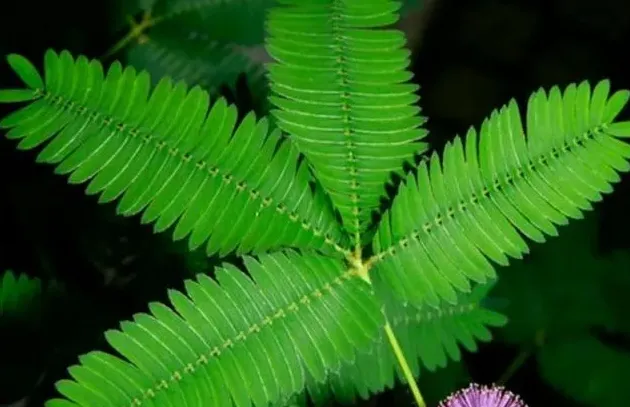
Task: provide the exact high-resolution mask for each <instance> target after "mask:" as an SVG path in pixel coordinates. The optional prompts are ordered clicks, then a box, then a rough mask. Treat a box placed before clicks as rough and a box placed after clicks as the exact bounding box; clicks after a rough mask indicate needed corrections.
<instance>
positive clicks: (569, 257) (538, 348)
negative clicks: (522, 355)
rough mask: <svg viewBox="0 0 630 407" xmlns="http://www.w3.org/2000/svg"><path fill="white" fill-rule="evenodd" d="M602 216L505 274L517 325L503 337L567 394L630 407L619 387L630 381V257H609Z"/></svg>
mask: <svg viewBox="0 0 630 407" xmlns="http://www.w3.org/2000/svg"><path fill="white" fill-rule="evenodd" d="M597 215H598V214H597V212H591V213H589V214H588V215H587V217H586V218H585V219H584V220H581V221H577V222H574V223H573V224H570V225H569V226H567V227H566V228H565V229H566V230H563V231H562V232H563V233H561V234H560V236H559V237H557V238H553V239H552V240H551V241H549V242H548V243H546V244H545V245H538V246H535V247H534V248H533V250H532V253H531V254H530V255H529V256H528V257H526V258H525V259H524V260H522V261H520V262H517V263H515V264H514V265H513V266H511V267H510V268H509V269H506V270H503V272H502V273H501V278H500V279H499V284H498V285H497V287H496V290H495V291H494V295H495V296H498V297H502V298H505V299H508V300H509V303H508V304H507V306H506V307H505V309H504V310H503V311H504V312H505V313H506V315H507V316H508V318H509V320H510V322H509V323H508V324H507V325H506V327H505V328H504V329H502V330H501V331H499V337H500V338H502V339H503V340H505V341H506V342H507V343H510V344H513V345H516V346H518V347H520V348H522V349H525V350H526V351H528V353H529V354H531V355H532V356H533V357H534V358H536V360H537V362H538V368H539V370H540V373H541V376H542V377H543V378H545V379H546V380H547V381H548V382H549V384H551V385H552V386H554V387H555V388H557V389H558V390H560V391H561V392H563V393H564V394H565V395H566V396H568V397H570V398H573V399H575V400H577V401H580V402H582V403H584V404H586V405H592V406H599V407H622V406H624V407H625V406H628V405H630V396H629V395H628V393H626V392H619V391H618V390H616V389H619V388H622V387H623V384H624V383H627V381H628V378H630V346H628V338H630V336H626V335H628V334H630V320H629V319H628V314H627V311H628V296H627V295H628V294H627V293H628V292H630V252H628V251H627V250H615V251H612V252H609V253H606V252H602V250H601V249H600V248H599V245H598V241H599V238H598V234H599V233H598V228H599V222H598V216H597ZM611 338H621V342H622V343H623V342H625V343H626V345H625V346H626V347H627V349H626V350H624V349H623V348H622V347H619V345H618V344H617V342H619V341H618V340H613V339H611ZM624 338H625V339H624Z"/></svg>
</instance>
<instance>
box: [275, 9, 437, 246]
mask: <svg viewBox="0 0 630 407" xmlns="http://www.w3.org/2000/svg"><path fill="white" fill-rule="evenodd" d="M280 3H281V4H283V5H285V7H277V8H275V9H273V10H272V11H270V14H269V19H268V27H267V28H268V31H269V39H268V43H267V51H268V52H269V54H270V55H271V56H272V57H273V58H274V59H275V60H276V61H278V62H277V63H274V64H270V65H269V66H268V70H269V78H270V81H271V84H270V88H271V89H270V90H271V92H272V95H271V96H270V102H271V104H272V105H275V106H276V107H278V109H277V110H275V111H273V114H274V116H275V117H276V118H277V120H278V125H279V126H280V127H281V128H282V129H283V130H285V131H286V132H288V133H289V134H290V135H291V137H292V138H293V140H294V141H295V143H296V145H297V146H298V148H299V149H300V151H302V152H303V153H304V154H305V155H306V157H307V158H308V160H309V162H310V164H311V165H312V168H313V170H314V172H315V174H316V175H317V177H318V179H319V180H320V182H321V183H322V185H323V187H324V188H325V189H326V191H327V192H328V193H329V194H330V195H331V198H332V201H333V203H334V205H335V206H336V208H337V209H338V210H339V212H340V214H341V217H342V220H343V223H344V226H345V228H346V230H348V231H349V232H350V233H351V234H353V235H354V237H355V244H357V245H358V244H359V243H360V240H361V236H360V234H361V233H362V232H364V231H365V230H366V229H367V228H368V227H369V226H370V225H371V219H372V212H373V211H374V210H375V209H377V208H378V206H379V204H380V199H381V197H383V196H384V194H385V185H386V183H387V182H388V181H389V180H390V177H391V175H392V173H401V171H402V169H403V163H404V162H405V161H407V160H410V159H411V158H412V157H413V155H414V153H421V152H422V151H424V149H425V147H426V146H425V144H424V143H419V142H417V141H418V140H420V139H421V138H422V137H424V135H425V132H424V130H422V129H420V125H421V124H422V123H423V121H424V119H423V118H421V117H420V116H419V115H418V113H419V111H420V110H419V108H418V107H417V106H415V102H417V100H418V96H417V95H416V94H415V91H416V89H417V85H415V84H411V83H407V82H408V81H409V79H410V78H411V76H412V74H411V73H410V72H409V71H408V70H407V69H406V68H407V67H408V65H409V55H410V52H409V51H408V50H406V49H404V48H403V46H404V44H405V37H404V34H403V33H402V32H399V31H396V30H391V29H387V30H386V29H379V28H382V27H384V26H387V25H391V24H392V23H394V22H396V20H397V18H398V15H397V10H398V9H399V7H400V4H399V3H398V2H394V1H385V0H328V1H321V0H318V1H315V0H282V1H281V2H280Z"/></svg>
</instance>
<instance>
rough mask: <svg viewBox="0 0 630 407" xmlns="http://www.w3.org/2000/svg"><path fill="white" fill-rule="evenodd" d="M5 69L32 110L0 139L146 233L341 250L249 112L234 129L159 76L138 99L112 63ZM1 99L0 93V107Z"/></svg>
mask: <svg viewBox="0 0 630 407" xmlns="http://www.w3.org/2000/svg"><path fill="white" fill-rule="evenodd" d="M12 61H13V62H12V65H13V67H14V68H16V70H17V72H18V73H20V75H21V77H22V78H23V79H25V82H26V84H27V85H29V86H31V88H30V89H26V90H24V92H26V93H27V96H28V95H30V96H29V97H28V98H30V99H32V102H31V103H30V104H29V105H27V106H26V107H23V108H22V109H20V110H18V111H16V112H14V113H12V114H10V115H9V116H8V117H5V118H4V119H3V120H2V121H0V127H2V128H5V129H10V130H9V131H8V133H7V137H8V138H10V139H18V140H20V142H19V144H18V148H20V149H33V148H35V147H37V146H40V145H42V144H44V143H47V144H46V146H45V148H43V149H42V150H41V152H40V153H39V155H38V158H37V160H38V161H39V162H44V163H50V164H56V165H57V167H56V170H55V171H56V172H57V173H59V174H69V182H70V183H75V184H77V183H84V182H89V184H88V186H87V193H88V194H100V197H99V201H100V202H109V201H113V200H115V199H118V198H120V201H119V203H118V212H119V213H120V214H123V215H126V216H130V215H134V214H137V213H140V212H143V214H142V221H143V222H144V223H149V222H152V223H154V229H155V231H163V230H166V229H167V228H170V227H172V226H174V232H173V237H174V239H176V240H177V239H183V238H186V237H188V242H189V246H190V248H191V249H194V248H196V247H199V246H202V245H204V244H205V246H206V252H207V253H208V254H213V253H217V252H218V253H219V254H226V253H228V252H230V251H234V250H236V251H237V252H240V253H244V252H263V251H266V250H270V249H274V248H278V247H297V248H305V249H306V248H310V249H319V250H324V251H326V252H330V253H333V252H335V251H342V250H343V249H342V248H341V246H340V245H342V244H343V242H344V235H343V233H342V231H341V229H340V227H339V226H338V224H337V222H336V220H335V218H334V216H333V213H332V210H331V208H330V206H329V205H328V201H327V200H326V198H325V197H324V195H323V192H322V191H321V190H320V189H313V188H311V185H310V183H309V181H310V179H311V178H310V174H309V172H308V169H307V167H306V165H304V164H302V163H300V162H299V157H298V152H297V150H296V149H295V148H294V147H293V146H292V145H291V143H289V142H287V141H286V140H285V139H283V138H281V136H280V132H279V131H278V130H275V131H271V130H270V126H269V124H268V122H267V120H266V119H262V120H256V118H255V116H254V115H253V114H251V113H250V114H248V115H247V116H246V117H245V118H244V119H243V121H242V122H241V123H240V124H238V125H237V112H236V109H235V108H234V107H233V106H228V105H227V103H226V102H225V100H223V99H219V100H218V101H216V102H215V103H214V105H213V106H212V107H211V108H210V109H208V105H209V102H210V101H209V96H208V94H207V93H206V92H204V91H202V90H201V89H200V88H199V87H194V88H192V89H190V90H189V89H187V87H186V85H185V84H183V83H181V82H179V83H173V82H172V81H171V80H169V79H163V80H161V81H160V82H159V84H158V85H157V86H156V87H155V89H153V91H150V78H149V75H148V74H147V73H146V72H137V71H136V70H135V69H134V68H131V67H129V68H125V69H123V68H122V66H121V65H120V64H119V63H114V64H112V66H111V67H110V68H109V70H108V71H107V73H106V74H105V73H104V72H103V68H102V66H101V65H100V63H99V62H97V61H88V59H87V58H85V57H82V56H81V57H78V58H77V59H74V58H73V57H72V56H71V55H70V54H69V53H68V52H62V53H61V54H60V55H58V54H56V53H54V52H52V51H49V52H48V53H47V54H46V56H45V69H44V71H45V81H42V80H41V78H39V79H38V77H33V76H32V72H33V70H32V69H27V70H25V69H19V68H20V67H19V66H18V65H17V64H16V63H15V61H21V62H24V61H25V60H24V59H23V58H20V57H17V56H15V57H14V58H13V59H12ZM10 62H11V61H10ZM24 63H25V64H26V66H29V65H30V63H28V61H26V62H24ZM40 85H41V86H40ZM12 96H13V95H12V94H11V93H7V91H0V100H3V99H4V100H10V99H11V97H12ZM19 96H20V97H19V100H23V99H24V98H25V97H24V95H19ZM14 101H15V100H14ZM313 191H314V192H313Z"/></svg>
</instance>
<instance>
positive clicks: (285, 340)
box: [47, 251, 384, 407]
mask: <svg viewBox="0 0 630 407" xmlns="http://www.w3.org/2000/svg"><path fill="white" fill-rule="evenodd" d="M245 264H246V267H247V270H248V272H249V273H250V275H251V276H252V278H251V279H250V278H248V277H247V276H245V274H243V273H241V272H239V270H237V269H235V267H234V266H231V265H225V266H224V267H223V268H220V269H218V270H217V272H216V279H217V281H218V283H217V281H214V280H213V279H211V278H209V277H207V276H205V275H200V276H199V277H198V280H197V281H196V282H192V281H188V282H187V283H186V291H187V295H184V294H182V293H180V292H178V291H170V292H169V297H170V300H171V302H172V305H173V309H174V311H173V310H172V309H171V308H168V307H166V306H165V305H162V304H157V303H154V304H151V305H150V306H149V308H150V312H151V314H150V315H149V314H138V315H136V316H135V317H134V322H125V323H123V324H122V330H121V331H109V332H107V334H106V337H107V339H108V341H109V343H110V344H111V345H112V346H113V347H114V348H115V349H116V350H117V351H118V352H120V353H121V354H122V356H123V357H124V358H126V359H127V361H123V360H121V359H119V358H118V357H114V356H111V355H109V354H106V353H103V352H92V353H89V354H87V355H85V356H83V357H81V359H80V360H81V365H80V366H73V367H71V368H70V369H69V372H70V375H71V376H72V377H73V379H74V380H62V381H60V382H58V384H57V388H58V390H59V391H60V392H61V394H62V395H63V396H65V397H67V398H68V400H63V399H55V400H51V401H49V402H48V404H47V406H48V407H70V406H74V407H76V406H85V407H94V406H121V407H122V406H131V405H134V406H145V405H146V406H153V405H160V406H166V405H172V406H189V407H207V406H213V407H221V406H232V402H233V403H234V404H235V405H236V406H239V407H245V406H249V405H250V404H251V400H253V402H254V404H255V405H257V406H265V405H268V403H275V402H278V401H280V400H283V399H288V397H290V396H291V395H293V394H295V393H296V392H299V391H301V390H303V387H304V385H305V380H306V379H305V377H306V375H310V376H312V377H314V378H315V380H317V381H322V380H324V378H325V377H326V374H327V373H328V372H330V371H335V370H337V369H339V367H340V366H341V364H342V363H343V362H347V361H349V360H351V359H352V358H353V357H354V352H355V349H356V348H363V347H366V346H368V345H369V344H370V343H371V342H372V341H373V340H374V339H375V337H377V335H378V332H379V330H380V328H381V326H382V325H383V323H384V322H383V318H382V314H381V313H380V310H379V306H378V304H377V302H376V299H375V298H374V296H373V295H372V293H371V290H370V288H369V286H368V285H367V284H366V283H365V282H364V281H363V280H361V279H360V278H357V277H356V275H355V273H354V271H352V270H347V269H346V268H345V266H344V264H343V262H342V261H340V260H335V259H331V258H327V257H323V256H319V255H315V254H305V255H300V254H297V253H295V252H292V251H289V252H286V253H283V252H276V253H274V254H269V255H263V256H261V257H260V258H259V259H258V260H256V259H254V258H251V257H246V258H245ZM252 280H253V281H252Z"/></svg>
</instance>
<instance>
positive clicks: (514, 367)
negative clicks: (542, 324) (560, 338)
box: [497, 329, 545, 385]
mask: <svg viewBox="0 0 630 407" xmlns="http://www.w3.org/2000/svg"><path fill="white" fill-rule="evenodd" d="M544 342H545V331H544V330H542V329H540V330H538V331H536V335H535V337H534V343H533V344H531V345H529V346H528V347H527V348H526V349H523V350H521V351H520V352H519V354H518V355H516V357H515V358H514V360H513V361H512V363H510V365H509V366H508V367H507V369H506V370H505V372H504V373H503V374H502V375H501V377H500V378H499V380H498V381H497V384H498V385H504V384H505V383H507V381H508V380H510V379H511V378H512V376H514V373H516V372H517V371H518V370H519V369H520V368H521V367H522V366H523V365H524V364H525V362H526V361H527V359H529V357H530V356H531V355H532V354H533V353H534V352H536V350H538V349H539V348H541V347H542V346H543V344H544Z"/></svg>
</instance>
